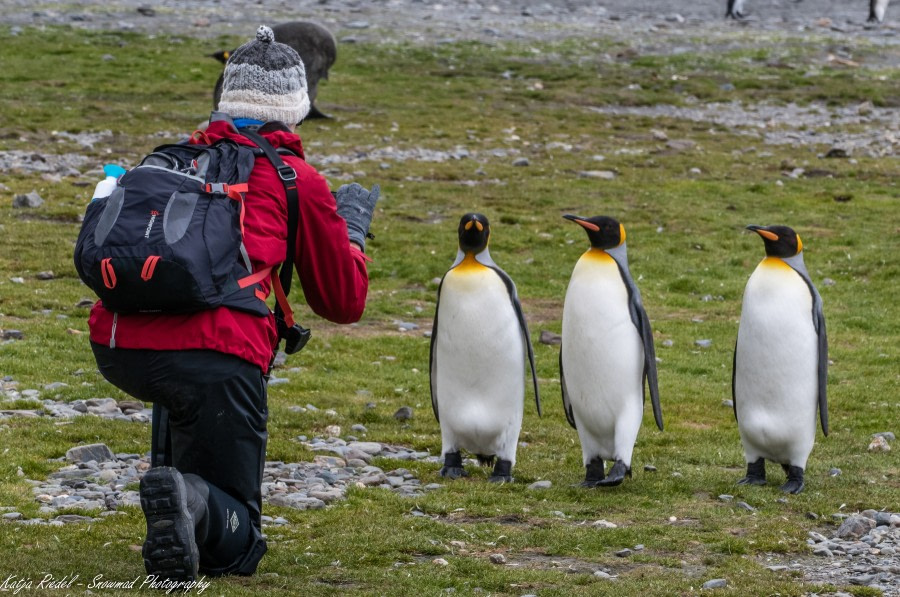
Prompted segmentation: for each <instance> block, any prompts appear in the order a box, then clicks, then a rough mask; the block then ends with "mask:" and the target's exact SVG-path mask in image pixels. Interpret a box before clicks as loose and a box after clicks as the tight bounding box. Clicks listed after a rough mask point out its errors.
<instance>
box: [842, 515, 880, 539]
mask: <svg viewBox="0 0 900 597" xmlns="http://www.w3.org/2000/svg"><path fill="white" fill-rule="evenodd" d="M874 528H875V521H874V520H872V519H871V518H867V517H865V516H859V515H853V516H850V517H849V518H847V519H846V520H844V522H843V523H841V526H840V527H839V528H838V530H837V532H836V533H835V536H836V537H839V538H841V539H859V538H860V537H862V536H863V535H865V534H866V533H868V532H869V531H871V530H872V529H874Z"/></svg>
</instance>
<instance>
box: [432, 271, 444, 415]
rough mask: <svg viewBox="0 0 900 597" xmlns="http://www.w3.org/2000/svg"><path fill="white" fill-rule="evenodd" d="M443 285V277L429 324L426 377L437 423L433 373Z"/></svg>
mask: <svg viewBox="0 0 900 597" xmlns="http://www.w3.org/2000/svg"><path fill="white" fill-rule="evenodd" d="M443 285H444V278H441V283H440V284H438V291H437V300H436V301H435V303H434V323H433V324H432V325H431V346H430V348H429V351H428V352H429V356H428V377H429V380H430V382H431V384H430V386H431V410H433V411H434V418H435V419H436V420H437V422H438V423H440V422H441V417H440V415H439V414H438V403H437V377H436V375H435V369H434V368H435V365H436V364H437V363H436V361H435V348H436V347H437V342H436V339H437V335H438V311H439V307H440V305H441V287H442V286H443Z"/></svg>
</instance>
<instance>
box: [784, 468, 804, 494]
mask: <svg viewBox="0 0 900 597" xmlns="http://www.w3.org/2000/svg"><path fill="white" fill-rule="evenodd" d="M781 468H783V469H784V471H785V472H786V473H787V476H788V478H787V483H785V484H784V485H782V486H781V491H783V492H785V493H793V494H797V493H800V492H801V491H803V488H804V487H805V485H804V484H803V469H802V468H800V467H799V466H787V465H782V467H781Z"/></svg>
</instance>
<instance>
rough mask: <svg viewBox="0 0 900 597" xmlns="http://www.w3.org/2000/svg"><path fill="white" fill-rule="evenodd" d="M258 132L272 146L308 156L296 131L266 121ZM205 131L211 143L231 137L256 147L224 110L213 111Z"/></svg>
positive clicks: (242, 143)
mask: <svg viewBox="0 0 900 597" xmlns="http://www.w3.org/2000/svg"><path fill="white" fill-rule="evenodd" d="M257 132H258V133H259V134H261V135H262V136H263V137H265V138H266V141H268V142H269V143H271V144H272V147H274V148H275V149H278V148H279V147H284V148H287V149H289V150H291V151H292V152H294V153H295V154H296V155H298V156H299V157H300V158H302V159H303V160H305V159H306V156H305V155H304V153H303V143H302V141H300V137H298V136H297V135H296V134H295V133H292V132H290V131H289V130H287V128H281V127H279V126H277V125H274V123H266V124H264V125H263V126H262V127H260V128H259V129H258V130H257ZM204 133H205V134H206V138H207V139H209V142H210V143H215V142H216V141H219V140H220V139H231V140H232V141H234V142H236V143H238V144H240V145H248V146H250V147H256V144H255V143H253V141H251V140H250V139H248V138H247V137H245V136H243V135H242V134H240V133H239V132H238V130H237V129H236V128H235V126H234V122H233V121H232V120H231V117H230V116H228V115H227V114H224V113H222V112H213V114H212V117H211V118H210V122H209V126H208V127H206V130H205V131H204ZM201 138H202V136H201ZM192 139H193V137H192Z"/></svg>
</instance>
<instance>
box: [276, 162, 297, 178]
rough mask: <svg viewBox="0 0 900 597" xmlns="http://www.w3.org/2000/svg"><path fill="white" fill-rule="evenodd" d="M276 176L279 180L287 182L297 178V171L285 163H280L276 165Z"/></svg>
mask: <svg viewBox="0 0 900 597" xmlns="http://www.w3.org/2000/svg"><path fill="white" fill-rule="evenodd" d="M278 176H279V178H281V180H283V181H285V182H289V181H291V180H297V171H296V170H294V169H293V168H291V167H290V166H288V165H287V164H282V165H281V166H279V167H278Z"/></svg>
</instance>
